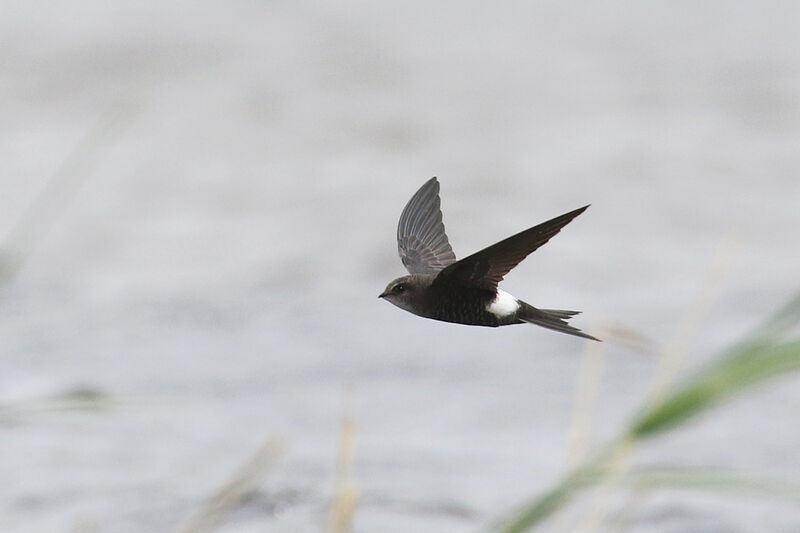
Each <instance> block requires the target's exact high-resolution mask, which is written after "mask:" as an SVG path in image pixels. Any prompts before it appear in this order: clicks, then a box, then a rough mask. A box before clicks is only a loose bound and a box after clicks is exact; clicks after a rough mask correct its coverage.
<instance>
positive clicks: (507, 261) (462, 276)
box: [436, 205, 589, 290]
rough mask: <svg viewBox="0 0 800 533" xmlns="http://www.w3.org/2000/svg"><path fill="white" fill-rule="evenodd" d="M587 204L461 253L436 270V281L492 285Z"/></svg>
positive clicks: (493, 286) (494, 286)
mask: <svg viewBox="0 0 800 533" xmlns="http://www.w3.org/2000/svg"><path fill="white" fill-rule="evenodd" d="M587 207H589V206H588V205H587V206H584V207H581V208H580V209H576V210H575V211H570V212H569V213H566V214H564V215H561V216H560V217H556V218H554V219H552V220H548V221H547V222H543V223H541V224H539V225H538V226H534V227H532V228H529V229H526V230H525V231H522V232H520V233H517V234H516V235H512V236H511V237H509V238H507V239H504V240H502V241H500V242H498V243H497V244H493V245H491V246H489V247H488V248H484V249H483V250H481V251H480V252H476V253H474V254H472V255H470V256H468V257H465V258H464V259H462V260H460V261H458V262H456V263H453V264H452V265H450V266H448V267H447V268H445V269H443V270H442V271H441V272H439V275H438V276H437V277H436V282H457V283H460V284H467V285H471V286H475V287H481V288H485V289H492V290H493V289H496V288H497V284H498V283H499V282H500V280H502V279H503V276H505V275H506V274H508V272H509V271H510V270H511V269H512V268H514V267H515V266H517V265H518V264H519V263H520V261H522V260H523V259H525V258H526V257H527V256H528V255H529V254H530V253H532V252H533V251H534V250H536V249H537V248H539V247H540V246H542V245H543V244H545V243H546V242H547V241H549V240H550V239H551V238H552V237H553V236H555V235H556V234H557V233H558V232H559V231H561V228H563V227H564V226H566V225H567V224H569V223H570V222H571V221H572V219H573V218H575V217H576V216H578V215H580V214H581V213H583V212H584V211H585V210H586V208H587Z"/></svg>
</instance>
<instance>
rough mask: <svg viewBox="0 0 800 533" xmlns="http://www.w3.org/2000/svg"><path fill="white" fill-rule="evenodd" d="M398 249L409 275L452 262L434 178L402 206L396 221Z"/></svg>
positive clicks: (428, 272)
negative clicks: (401, 211)
mask: <svg viewBox="0 0 800 533" xmlns="http://www.w3.org/2000/svg"><path fill="white" fill-rule="evenodd" d="M397 251H398V252H399V253H400V259H401V260H402V261H403V264H404V265H405V267H406V269H407V270H408V271H409V272H410V273H411V274H430V273H435V272H438V271H440V270H441V269H443V268H444V267H446V266H447V265H450V264H452V263H454V262H455V260H456V256H455V254H454V253H453V249H452V248H450V243H449V242H448V240H447V235H446V234H445V232H444V224H443V223H442V211H441V209H440V202H439V182H438V181H437V180H436V178H431V179H429V180H428V181H427V182H425V185H423V186H422V187H420V189H419V190H418V191H417V192H416V193H415V194H414V196H412V197H411V200H409V201H408V203H407V204H406V207H405V209H403V214H402V215H400V222H398V224H397Z"/></svg>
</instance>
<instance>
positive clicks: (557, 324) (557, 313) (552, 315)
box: [517, 300, 600, 341]
mask: <svg viewBox="0 0 800 533" xmlns="http://www.w3.org/2000/svg"><path fill="white" fill-rule="evenodd" d="M519 303H520V304H521V305H522V307H521V308H520V310H519V312H518V315H517V318H519V319H520V320H522V321H523V322H527V323H529V324H536V325H537V326H542V327H543V328H547V329H552V330H555V331H560V332H561V333H567V334H569V335H575V336H576V337H583V338H584V339H591V340H593V341H600V339H598V338H596V337H592V336H591V335H589V334H588V333H584V332H582V331H581V330H579V329H578V328H575V327H572V326H570V325H569V324H568V323H567V320H568V319H569V318H571V317H573V316H575V315H577V314H578V313H580V311H565V310H563V309H537V308H535V307H534V306H532V305H530V304H528V303H525V302H523V301H521V300H520V302H519Z"/></svg>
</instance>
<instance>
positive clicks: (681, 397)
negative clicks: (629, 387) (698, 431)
mask: <svg viewBox="0 0 800 533" xmlns="http://www.w3.org/2000/svg"><path fill="white" fill-rule="evenodd" d="M798 369H800V341H792V342H786V343H782V344H776V345H772V344H764V343H754V344H751V345H749V346H748V345H745V346H743V347H741V348H740V349H738V350H736V351H735V352H734V353H733V354H732V355H731V356H729V357H726V358H723V359H721V360H718V361H716V362H714V363H713V364H712V365H711V366H710V367H709V368H707V369H706V370H705V371H701V372H700V374H698V375H697V376H696V377H693V378H691V379H689V381H687V382H686V383H684V384H683V385H682V386H680V387H678V389H677V390H676V391H675V392H673V393H672V394H671V395H669V396H668V397H667V398H665V399H664V400H663V401H662V402H659V403H658V404H656V405H655V406H653V407H651V408H650V409H648V410H646V411H645V412H644V413H643V414H642V415H641V416H640V417H639V418H638V419H637V420H636V421H635V422H634V424H633V426H632V427H631V430H630V435H631V436H632V437H633V438H634V439H643V438H650V437H652V436H654V435H656V434H658V433H661V432H662V431H665V430H667V429H670V428H672V427H674V426H676V425H678V424H680V423H682V422H684V421H685V420H687V419H689V418H691V417H694V416H696V415H698V414H700V413H701V412H703V411H705V410H707V409H708V408H710V407H712V406H714V405H716V404H717V403H719V402H720V401H723V400H726V399H729V398H730V397H732V396H734V395H735V394H738V393H740V392H742V391H743V390H744V389H746V388H747V387H750V386H752V385H755V384H757V383H760V382H762V381H764V380H766V379H768V378H771V377H773V376H779V375H781V374H785V373H787V372H790V371H793V370H798Z"/></svg>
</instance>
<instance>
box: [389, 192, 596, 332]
mask: <svg viewBox="0 0 800 533" xmlns="http://www.w3.org/2000/svg"><path fill="white" fill-rule="evenodd" d="M588 207H589V206H588V205H586V206H583V207H581V208H579V209H575V210H574V211H570V212H569V213H565V214H563V215H561V216H558V217H555V218H553V219H551V220H548V221H547V222H543V223H541V224H538V225H536V226H533V227H531V228H528V229H526V230H525V231H522V232H520V233H517V234H516V235H512V236H511V237H508V238H507V239H503V240H502V241H500V242H497V243H495V244H493V245H491V246H489V247H487V248H484V249H483V250H481V251H479V252H476V253H474V254H472V255H469V256H467V257H465V258H463V259H461V260H458V261H457V260H456V256H455V254H454V253H453V249H452V248H451V246H450V242H449V240H448V239H447V234H446V233H445V229H444V223H443V222H442V211H441V201H440V199H439V180H438V179H437V178H436V177H433V178H431V179H429V180H428V181H426V182H425V184H424V185H422V187H420V188H419V190H418V191H417V192H416V193H415V194H414V196H412V197H411V199H410V200H409V201H408V203H407V204H406V206H405V208H404V209H403V212H402V214H401V215H400V221H399V222H398V224H397V251H398V253H399V254H400V260H401V261H402V262H403V265H404V266H405V267H406V270H408V272H409V275H408V276H402V277H399V278H397V279H395V280H393V281H392V282H390V283H389V284H388V285H387V286H386V290H384V291H383V292H382V293H381V294H380V295H378V298H383V299H384V300H386V301H388V302H391V303H392V304H394V305H396V306H397V307H399V308H400V309H403V310H405V311H408V312H410V313H413V314H415V315H418V316H421V317H424V318H431V319H434V320H440V321H444V322H454V323H457V324H467V325H471V326H488V327H498V326H509V325H513V324H524V323H528V324H535V325H537V326H541V327H544V328H548V329H551V330H555V331H558V332H561V333H566V334H569V335H575V336H577V337H583V338H585V339H590V340H595V341H599V340H600V339H598V338H596V337H593V336H592V335H589V334H588V333H584V332H583V331H581V330H580V329H578V328H576V327H573V326H571V325H570V324H569V323H568V322H567V320H568V319H570V318H571V317H573V316H575V315H577V314H579V313H580V311H567V310H563V309H538V308H536V307H534V306H532V305H530V304H529V303H527V302H524V301H522V300H520V299H518V298H516V297H514V296H512V295H511V294H509V293H507V292H506V291H504V290H502V289H500V288H498V284H499V283H500V281H502V279H503V277H504V276H505V275H506V274H508V273H509V272H510V271H511V269H513V268H514V267H515V266H517V265H518V264H519V263H520V262H521V261H522V260H523V259H525V258H526V257H527V256H528V255H529V254H531V253H532V252H533V251H534V250H536V249H537V248H539V247H540V246H542V245H543V244H545V243H546V242H547V241H549V240H550V239H551V238H553V237H554V236H555V235H556V234H557V233H558V232H559V231H561V228H563V227H564V226H566V225H567V224H569V223H570V222H571V221H572V220H573V219H574V218H575V217H577V216H578V215H580V214H581V213H583V212H584V211H586V209H587V208H588Z"/></svg>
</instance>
